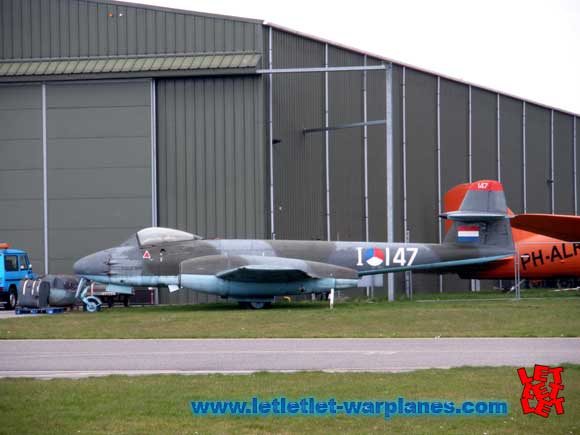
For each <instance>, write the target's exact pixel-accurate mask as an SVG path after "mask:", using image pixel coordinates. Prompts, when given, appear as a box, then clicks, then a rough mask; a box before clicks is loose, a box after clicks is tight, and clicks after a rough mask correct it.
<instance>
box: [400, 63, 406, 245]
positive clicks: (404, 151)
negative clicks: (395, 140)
mask: <svg viewBox="0 0 580 435" xmlns="http://www.w3.org/2000/svg"><path fill="white" fill-rule="evenodd" d="M406 76H407V68H406V67H403V79H402V88H403V89H402V98H403V102H402V106H403V113H402V114H401V117H402V121H403V132H402V134H403V153H402V154H403V156H402V157H403V234H407V230H408V228H407V226H408V224H407V77H406Z"/></svg>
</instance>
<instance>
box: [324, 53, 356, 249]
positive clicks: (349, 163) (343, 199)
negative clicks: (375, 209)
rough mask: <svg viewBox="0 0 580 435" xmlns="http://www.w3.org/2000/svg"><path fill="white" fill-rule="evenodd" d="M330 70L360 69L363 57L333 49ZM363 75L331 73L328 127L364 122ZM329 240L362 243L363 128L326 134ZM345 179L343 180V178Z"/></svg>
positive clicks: (329, 54)
mask: <svg viewBox="0 0 580 435" xmlns="http://www.w3.org/2000/svg"><path fill="white" fill-rule="evenodd" d="M328 58H329V66H338V65H341V66H348V65H350V66H352V65H362V64H363V63H364V57H363V56H361V55H360V54H355V53H350V52H347V51H345V50H341V49H338V48H335V47H329V49H328ZM362 85H363V74H362V72H359V71H352V72H338V73H330V74H329V77H328V89H329V99H328V105H329V124H330V125H341V124H350V123H355V122H361V121H362V120H363V95H362ZM329 151H330V153H329V169H330V222H331V224H330V228H331V234H330V238H331V239H332V240H364V239H365V221H364V154H363V128H362V127H355V128H347V129H342V130H335V131H332V132H330V134H329ZM345 175H346V176H345Z"/></svg>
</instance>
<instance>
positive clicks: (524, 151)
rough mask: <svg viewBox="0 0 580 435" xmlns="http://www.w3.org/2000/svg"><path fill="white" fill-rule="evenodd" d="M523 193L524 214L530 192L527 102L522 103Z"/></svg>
mask: <svg viewBox="0 0 580 435" xmlns="http://www.w3.org/2000/svg"><path fill="white" fill-rule="evenodd" d="M522 181H523V185H522V189H523V191H522V193H523V202H524V204H523V205H524V210H523V213H526V212H527V211H528V202H527V191H528V183H527V179H526V102H525V101H522Z"/></svg>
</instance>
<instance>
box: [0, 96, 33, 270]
mask: <svg viewBox="0 0 580 435" xmlns="http://www.w3.org/2000/svg"><path fill="white" fill-rule="evenodd" d="M42 162H43V159H42V93H41V87H40V85H27V86H0V210H1V214H2V217H1V218H0V242H7V243H10V244H11V245H12V246H13V247H14V248H17V249H24V250H26V251H28V253H29V255H30V261H31V262H32V263H33V267H34V270H35V272H40V273H42V272H43V271H44V270H43V269H44V266H43V264H44V243H43V240H44V239H43V234H44V232H43V221H44V219H43V182H42Z"/></svg>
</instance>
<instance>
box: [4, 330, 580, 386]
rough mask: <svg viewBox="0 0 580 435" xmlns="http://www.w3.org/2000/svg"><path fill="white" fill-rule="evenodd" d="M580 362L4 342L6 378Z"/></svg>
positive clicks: (565, 345)
mask: <svg viewBox="0 0 580 435" xmlns="http://www.w3.org/2000/svg"><path fill="white" fill-rule="evenodd" d="M563 362H569V363H576V364H580V338H439V339H437V338H409V339H406V338H398V339H348V338H347V339H340V338H338V339H201V340H195V339H192V340H181V339H179V340H2V341H0V377H34V378H82V377H89V376H105V375H110V374H125V375H146V374H208V373H226V374H245V373H252V372H256V371H272V372H294V371H302V370H321V371H329V372H365V371H368V372H401V371H411V370H418V369H427V368H451V367H459V366H502V365H507V366H517V367H520V366H532V365H534V364H548V365H555V364H560V363H563Z"/></svg>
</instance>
